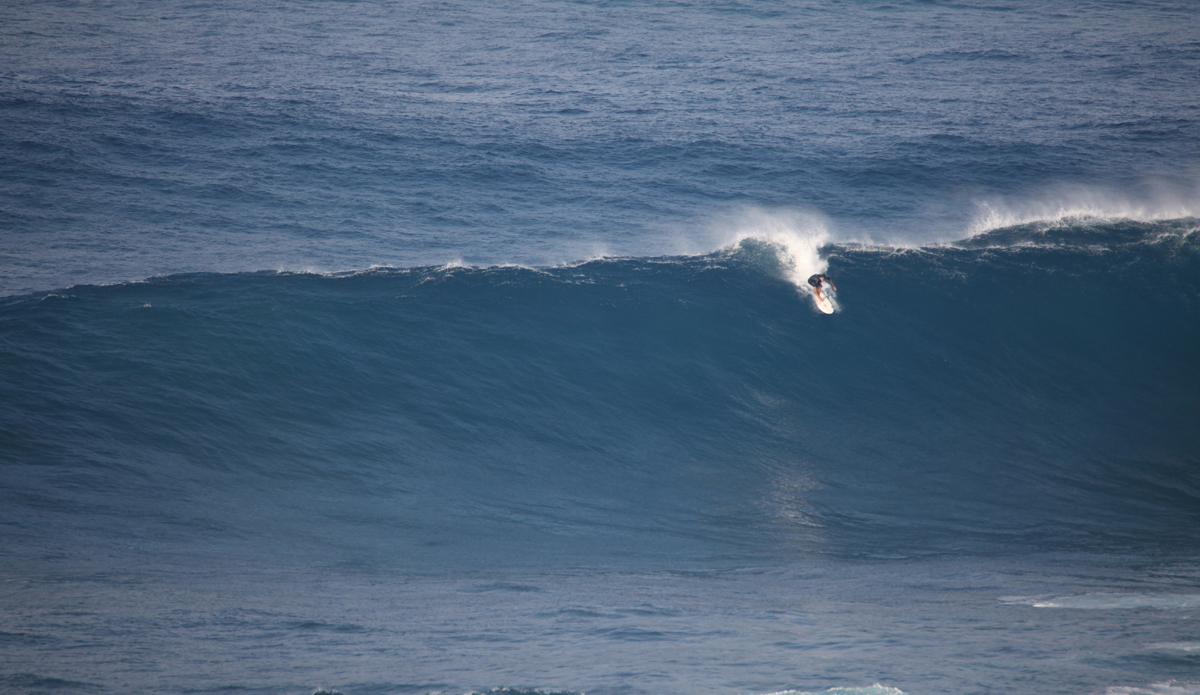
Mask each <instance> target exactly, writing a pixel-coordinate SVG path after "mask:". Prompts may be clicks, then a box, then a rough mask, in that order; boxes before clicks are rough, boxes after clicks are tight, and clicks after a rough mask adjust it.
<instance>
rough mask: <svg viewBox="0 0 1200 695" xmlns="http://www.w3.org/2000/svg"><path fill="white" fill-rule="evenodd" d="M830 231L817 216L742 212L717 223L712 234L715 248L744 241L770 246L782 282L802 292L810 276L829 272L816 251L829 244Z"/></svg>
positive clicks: (753, 210) (754, 210) (791, 212)
mask: <svg viewBox="0 0 1200 695" xmlns="http://www.w3.org/2000/svg"><path fill="white" fill-rule="evenodd" d="M830 227H831V226H830V223H829V220H828V218H826V217H825V216H824V215H822V214H820V213H817V212H812V211H805V210H764V209H762V208H743V209H741V210H739V211H736V212H734V213H732V214H730V215H727V216H725V217H724V218H722V219H720V220H718V221H717V222H716V223H715V225H714V226H713V233H714V234H715V235H716V236H717V238H718V239H719V244H718V248H733V247H735V246H737V245H739V244H741V243H742V242H743V241H746V240H747V239H754V240H757V241H761V242H764V243H767V244H770V245H772V246H774V247H775V248H776V249H777V250H778V253H779V261H780V266H781V267H782V268H783V270H784V275H785V279H787V280H788V281H789V282H791V283H792V284H794V285H796V287H798V288H803V287H804V286H805V284H806V282H805V281H806V280H807V279H808V277H809V276H810V275H814V274H816V273H824V272H825V271H826V270H827V269H828V268H829V262H828V261H827V260H825V259H823V258H821V255H820V249H821V247H822V246H825V245H827V244H829V243H830V242H831V241H832V240H833V234H832V231H831V229H830ZM710 248H711V247H710Z"/></svg>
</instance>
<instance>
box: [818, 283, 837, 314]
mask: <svg viewBox="0 0 1200 695" xmlns="http://www.w3.org/2000/svg"><path fill="white" fill-rule="evenodd" d="M813 303H814V304H816V305H817V308H818V309H820V310H821V312H822V313H825V314H832V313H833V298H832V297H830V296H829V288H823V291H822V292H821V299H819V300H818V299H817V293H816V292H813Z"/></svg>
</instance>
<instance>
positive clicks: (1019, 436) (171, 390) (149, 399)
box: [0, 220, 1200, 569]
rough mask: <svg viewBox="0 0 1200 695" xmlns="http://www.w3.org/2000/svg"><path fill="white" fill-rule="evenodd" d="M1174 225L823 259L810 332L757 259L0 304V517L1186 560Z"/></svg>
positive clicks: (365, 538) (14, 522)
mask: <svg viewBox="0 0 1200 695" xmlns="http://www.w3.org/2000/svg"><path fill="white" fill-rule="evenodd" d="M1196 224H1197V223H1196V220H1183V221H1176V222H1163V223H1128V222H1126V223H1112V222H1098V221H1092V222H1088V221H1078V220H1077V221H1074V222H1070V223H1067V222H1064V223H1060V224H1058V225H1056V226H1055V227H1053V228H1037V229H1034V228H1030V227H1021V228H1009V229H1003V230H997V231H995V232H992V233H991V234H988V235H984V236H982V237H976V238H974V239H972V240H969V241H967V242H963V243H961V244H958V245H949V246H938V247H930V248H923V249H918V250H907V251H898V250H895V249H881V248H870V247H850V246H827V247H824V249H823V254H824V261H825V262H827V263H828V268H829V270H828V273H829V275H830V276H832V277H833V278H834V280H835V282H836V283H837V284H838V287H839V288H840V297H839V302H840V306H841V309H840V311H839V312H838V313H836V314H834V315H832V316H824V315H820V314H818V313H817V312H816V311H815V309H814V308H813V306H812V302H811V300H810V297H809V295H808V294H807V291H806V290H804V289H802V288H800V287H798V286H797V285H795V284H793V282H790V281H788V278H791V277H793V275H794V274H795V273H794V271H795V268H794V267H793V263H794V259H792V258H791V257H789V255H788V254H787V253H786V249H783V248H781V247H780V246H778V245H776V244H772V243H768V242H764V241H759V240H755V239H746V240H743V241H742V242H740V243H739V244H738V245H736V246H734V247H732V248H729V249H726V250H723V251H719V252H716V253H712V254H708V255H703V256H693V257H663V258H625V259H602V260H595V261H591V262H587V263H583V264H580V265H574V266H568V267H555V268H538V269H530V268H523V267H491V268H459V267H440V268H434V267H426V268H415V269H374V270H370V271H364V272H357V273H349V274H341V275H315V274H289V273H277V272H269V273H249V274H232V275H229V274H194V275H176V276H170V277H164V278H155V279H152V280H149V281H146V282H141V283H133V284H118V285H111V286H78V287H73V288H71V289H69V290H65V291H59V292H54V293H41V294H36V295H27V296H22V297H16V298H8V299H5V300H4V301H3V304H2V305H0V325H2V326H3V329H2V331H0V340H2V343H0V349H2V351H3V352H2V354H3V360H4V363H5V369H4V370H3V372H2V373H0V379H3V386H2V388H0V399H2V406H0V433H2V434H0V437H2V439H0V452H2V455H0V460H3V461H4V464H3V465H4V467H5V469H6V473H5V475H6V479H7V481H8V484H7V485H6V486H5V487H4V489H3V490H2V491H0V495H2V499H3V504H2V505H0V508H2V509H3V511H2V512H0V514H2V515H3V518H4V523H5V524H6V527H7V528H8V529H9V530H10V533H12V534H13V536H12V537H13V538H27V539H35V538H37V539H40V540H39V541H38V542H37V543H28V544H25V545H26V546H28V547H41V548H45V547H47V546H50V547H57V548H60V549H61V550H62V551H64V552H69V553H73V554H80V555H88V554H89V553H90V554H102V553H104V552H108V551H112V550H114V549H118V548H126V547H128V546H130V545H133V546H135V547H138V548H142V549H145V550H146V551H147V552H154V553H156V554H158V555H159V556H160V557H164V558H165V557H170V556H171V555H172V554H173V553H175V554H178V553H185V554H189V555H192V554H195V553H205V552H211V553H218V552H219V553H226V554H227V553H237V552H244V553H247V554H253V555H254V556H256V557H257V556H262V555H264V554H266V555H271V554H276V555H278V556H280V557H294V558H299V559H305V560H308V559H318V560H325V561H331V562H343V563H346V562H349V563H354V562H360V563H361V562H368V563H381V564H389V565H395V564H399V565H401V566H404V567H407V568H410V569H421V568H427V569H432V568H446V567H455V566H464V567H465V566H479V565H481V564H482V565H506V566H523V565H529V566H542V565H546V564H560V565H561V564H562V563H564V562H565V563H568V564H579V565H589V564H595V563H603V564H605V565H608V566H629V567H642V566H653V565H660V564H663V563H666V564H669V565H670V566H680V565H681V564H686V563H700V564H706V565H712V564H714V563H716V564H721V563H728V564H733V565H745V564H746V563H753V562H757V561H770V562H775V563H777V562H779V561H780V560H781V559H782V560H786V559H787V558H794V557H800V556H802V555H803V554H804V553H824V554H833V555H838V556H849V557H862V556H868V557H875V556H895V555H902V556H912V555H925V554H931V553H932V554H939V553H945V554H953V555H956V556H962V555H971V554H991V553H1008V552H1023V551H1026V550H1029V549H1031V548H1043V549H1059V550H1061V549H1071V550H1080V549H1082V550H1097V549H1105V548H1107V549H1122V548H1138V549H1140V550H1142V551H1153V550H1154V549H1159V550H1161V551H1162V552H1171V551H1172V550H1173V549H1181V548H1183V549H1194V548H1195V547H1196V543H1197V541H1200V428H1197V427H1196V426H1195V424H1196V422H1197V421H1200V364H1198V363H1197V361H1196V355H1197V354H1198V352H1197V349H1198V347H1200V240H1198V239H1200V237H1197V235H1196V234H1194V233H1192V231H1191V230H1194V229H1195V227H1196ZM264 541H269V543H266V542H264ZM14 545H15V546H16V547H18V548H19V547H23V546H22V544H19V543H18V544H14ZM266 546H269V547H270V548H271V549H270V550H264V547H266ZM13 552H20V551H13ZM39 552H42V551H39ZM797 553H800V554H801V555H800V556H797Z"/></svg>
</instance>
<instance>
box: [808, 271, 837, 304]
mask: <svg viewBox="0 0 1200 695" xmlns="http://www.w3.org/2000/svg"><path fill="white" fill-rule="evenodd" d="M826 282H828V283H829V286H830V287H832V288H833V290H834V291H835V292H836V291H837V285H835V284H833V280H830V279H829V276H827V275H826V274H825V273H817V274H816V275H814V276H812V277H810V278H809V279H808V284H810V285H812V286H813V292H816V293H817V301H818V302H820V301H823V300H824V297H822V296H821V286H822V285H823V284H824V283H826Z"/></svg>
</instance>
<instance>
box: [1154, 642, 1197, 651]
mask: <svg viewBox="0 0 1200 695" xmlns="http://www.w3.org/2000/svg"><path fill="white" fill-rule="evenodd" d="M1146 649H1153V650H1157V651H1164V652H1183V653H1185V654H1196V653H1200V642H1154V643H1153V644H1147V645H1146Z"/></svg>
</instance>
